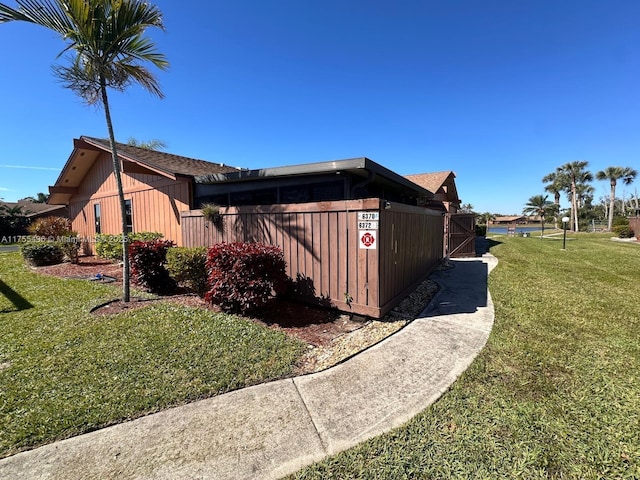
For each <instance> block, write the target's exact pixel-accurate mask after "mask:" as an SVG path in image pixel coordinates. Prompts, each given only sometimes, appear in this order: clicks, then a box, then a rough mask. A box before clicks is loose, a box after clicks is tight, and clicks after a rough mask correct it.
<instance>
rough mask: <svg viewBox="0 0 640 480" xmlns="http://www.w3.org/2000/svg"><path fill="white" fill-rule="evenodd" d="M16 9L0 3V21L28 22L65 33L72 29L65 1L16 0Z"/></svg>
mask: <svg viewBox="0 0 640 480" xmlns="http://www.w3.org/2000/svg"><path fill="white" fill-rule="evenodd" d="M16 3H17V4H18V8H17V9H13V8H11V7H9V6H7V5H5V4H2V3H0V23H4V22H11V21H22V22H29V23H33V24H36V25H40V26H42V27H46V28H49V29H51V30H53V31H55V32H58V33H60V34H62V35H65V34H66V33H67V32H69V30H72V29H73V23H72V22H71V21H70V19H69V17H67V15H66V14H65V11H64V5H65V4H66V3H67V2H65V1H62V0H60V1H55V2H54V1H49V0H39V1H37V0H17V1H16Z"/></svg>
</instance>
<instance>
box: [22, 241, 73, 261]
mask: <svg viewBox="0 0 640 480" xmlns="http://www.w3.org/2000/svg"><path fill="white" fill-rule="evenodd" d="M20 253H22V258H24V259H25V260H26V261H27V262H28V263H29V264H31V265H33V266H34V267H42V266H44V265H56V264H58V263H62V260H63V259H64V252H63V251H62V248H61V247H60V243H58V242H26V243H23V244H22V245H21V246H20Z"/></svg>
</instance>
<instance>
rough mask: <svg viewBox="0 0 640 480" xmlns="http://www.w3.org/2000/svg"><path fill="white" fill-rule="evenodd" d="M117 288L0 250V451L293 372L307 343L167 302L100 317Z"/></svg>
mask: <svg viewBox="0 0 640 480" xmlns="http://www.w3.org/2000/svg"><path fill="white" fill-rule="evenodd" d="M119 295H120V290H119V289H118V288H116V287H114V286H110V285H96V284H92V283H90V282H87V281H82V280H61V279H57V278H52V277H46V276H43V275H38V274H36V273H33V272H32V271H31V270H30V269H29V268H27V267H25V266H24V264H23V262H22V259H21V257H20V255H19V254H18V253H10V254H6V253H5V254H0V312H1V313H0V457H2V456H6V455H10V454H12V453H15V452H16V451H18V450H20V449H24V448H26V447H32V446H36V445H39V444H43V443H47V442H51V441H53V440H55V439H60V438H64V437H69V436H72V435H76V434H79V433H82V432H86V431H90V430H94V429H97V428H99V427H102V426H105V425H109V424H112V423H116V422H120V421H123V420H125V419H130V418H135V417H138V416H141V415H143V414H146V413H149V412H153V411H157V410H160V409H163V408H166V407H168V406H172V405H179V404H183V403H185V402H188V401H193V400H196V399H200V398H204V397H209V396H212V395H216V394H220V393H222V392H226V391H229V390H232V389H237V388H241V387H244V386H247V385H251V384H255V383H260V382H263V381H265V380H269V379H274V378H278V377H282V376H284V375H287V374H290V373H291V371H292V369H293V366H294V365H295V363H296V361H297V360H298V358H299V357H300V355H301V352H302V351H303V345H302V344H301V343H299V342H297V341H293V340H291V339H289V338H287V337H286V336H285V335H284V334H283V333H280V332H275V331H273V330H269V329H267V328H265V327H262V326H259V325H257V324H256V323H254V322H251V321H249V320H246V319H243V318H240V317H234V316H231V315H224V314H215V313H212V312H209V311H205V310H201V309H193V308H186V307H182V306H177V305H173V304H169V303H164V302H162V303H160V302H150V303H153V305H150V306H148V307H144V308H142V309H139V310H133V311H130V312H128V313H127V314H121V315H112V316H94V315H92V314H90V313H89V309H90V307H92V306H95V305H98V304H100V303H101V302H104V301H105V300H108V299H112V298H117V297H118V296H119Z"/></svg>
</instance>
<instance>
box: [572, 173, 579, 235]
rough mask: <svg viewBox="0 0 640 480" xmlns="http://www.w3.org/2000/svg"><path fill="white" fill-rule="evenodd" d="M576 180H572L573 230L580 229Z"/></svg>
mask: <svg viewBox="0 0 640 480" xmlns="http://www.w3.org/2000/svg"><path fill="white" fill-rule="evenodd" d="M577 190H578V189H577V186H576V182H575V180H574V181H572V182H571V209H572V212H571V214H572V216H573V231H574V232H577V231H578V191H577Z"/></svg>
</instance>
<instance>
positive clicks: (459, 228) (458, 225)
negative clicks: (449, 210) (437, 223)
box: [449, 213, 476, 258]
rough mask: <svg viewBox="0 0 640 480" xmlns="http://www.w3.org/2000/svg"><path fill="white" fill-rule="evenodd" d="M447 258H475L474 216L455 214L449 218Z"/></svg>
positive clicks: (472, 214) (470, 214) (471, 214)
mask: <svg viewBox="0 0 640 480" xmlns="http://www.w3.org/2000/svg"><path fill="white" fill-rule="evenodd" d="M449 218H450V221H449V256H450V257H452V258H456V257H475V256H476V215H475V214H474V213H455V214H452V215H450V216H449Z"/></svg>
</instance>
